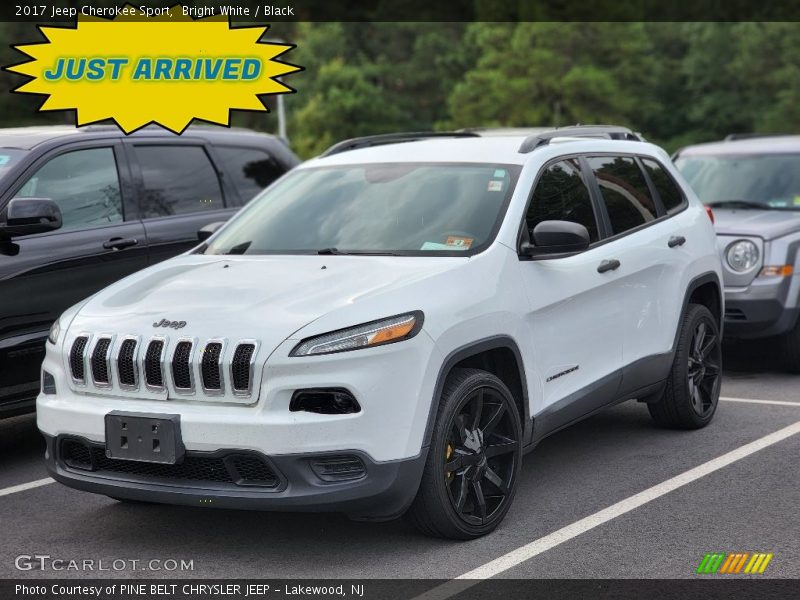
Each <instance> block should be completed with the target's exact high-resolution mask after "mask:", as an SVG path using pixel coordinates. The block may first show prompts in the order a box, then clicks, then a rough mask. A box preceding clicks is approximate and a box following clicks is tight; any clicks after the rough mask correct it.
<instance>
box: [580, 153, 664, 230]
mask: <svg viewBox="0 0 800 600" xmlns="http://www.w3.org/2000/svg"><path fill="white" fill-rule="evenodd" d="M586 160H587V161H588V163H589V166H590V167H591V169H592V172H593V173H594V176H595V179H596V180H597V184H598V186H599V187H600V193H601V195H602V197H603V202H604V203H605V206H606V210H607V212H608V217H609V220H610V222H611V234H612V235H618V234H620V233H623V232H625V231H628V230H630V229H633V228H634V227H638V226H640V225H644V224H645V223H647V222H649V221H653V220H655V219H656V218H657V217H658V212H657V210H656V205H655V202H654V201H653V198H652V196H651V194H650V189H649V187H648V186H647V181H646V180H645V178H644V174H643V173H642V171H641V169H640V168H639V165H638V164H637V162H636V161H635V160H634V159H633V158H632V157H629V156H589V157H587V158H586Z"/></svg>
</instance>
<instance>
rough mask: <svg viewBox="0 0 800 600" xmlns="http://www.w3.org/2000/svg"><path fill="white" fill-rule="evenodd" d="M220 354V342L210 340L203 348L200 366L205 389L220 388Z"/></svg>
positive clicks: (213, 389)
mask: <svg viewBox="0 0 800 600" xmlns="http://www.w3.org/2000/svg"><path fill="white" fill-rule="evenodd" d="M220 354H222V343H221V342H210V343H209V344H207V345H206V348H205V350H203V358H202V359H201V361H200V367H201V372H202V375H203V387H204V388H205V389H206V390H212V391H216V390H222V374H221V373H220V369H219V367H220V365H219V357H220Z"/></svg>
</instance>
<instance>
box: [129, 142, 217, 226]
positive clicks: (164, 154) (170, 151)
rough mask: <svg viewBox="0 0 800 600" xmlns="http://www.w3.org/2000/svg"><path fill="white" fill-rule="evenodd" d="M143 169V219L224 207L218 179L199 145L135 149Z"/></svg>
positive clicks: (141, 147) (137, 147)
mask: <svg viewBox="0 0 800 600" xmlns="http://www.w3.org/2000/svg"><path fill="white" fill-rule="evenodd" d="M134 150H135V152H136V158H137V159H138V161H139V165H140V166H141V169H142V180H143V184H144V189H143V190H142V198H141V201H140V202H141V204H140V208H139V210H140V213H141V216H142V218H145V219H146V218H148V217H163V216H167V215H180V214H186V213H194V212H200V211H205V210H216V209H220V208H222V207H223V203H222V190H221V189H220V184H219V178H218V177H217V172H216V169H214V166H213V164H212V163H211V160H210V159H209V158H208V154H206V151H205V150H204V149H203V148H202V147H200V146H139V145H136V146H134Z"/></svg>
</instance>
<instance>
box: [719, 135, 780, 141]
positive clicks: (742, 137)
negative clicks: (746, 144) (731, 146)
mask: <svg viewBox="0 0 800 600" xmlns="http://www.w3.org/2000/svg"><path fill="white" fill-rule="evenodd" d="M789 135H792V134H791V133H729V134H728V135H726V136H725V141H726V142H735V141H737V140H752V139H756V138H769V137H786V136H789Z"/></svg>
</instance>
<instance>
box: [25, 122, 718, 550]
mask: <svg viewBox="0 0 800 600" xmlns="http://www.w3.org/2000/svg"><path fill="white" fill-rule="evenodd" d="M720 272H721V269H720V259H719V254H718V252H717V249H716V241H715V236H714V230H713V227H712V224H711V221H710V220H709V218H708V215H707V214H706V211H705V209H704V207H703V205H702V204H701V203H700V202H699V201H698V200H697V198H696V197H695V195H694V194H693V193H692V192H691V190H690V188H689V187H688V186H687V185H686V184H685V183H684V181H683V179H682V178H681V176H680V174H679V173H678V172H677V171H676V170H675V168H674V167H673V165H672V163H671V162H670V160H669V157H668V156H667V154H666V153H665V152H664V151H663V150H661V149H660V148H658V147H656V146H653V145H651V144H648V143H645V142H643V141H641V139H640V138H639V137H638V136H637V135H636V134H633V133H631V132H630V131H629V130H627V129H624V128H619V127H604V126H584V127H575V128H565V129H560V130H555V131H550V132H545V133H538V134H535V135H532V136H530V137H527V138H525V137H513V136H511V137H502V136H493V137H486V138H482V137H479V136H478V135H476V134H475V133H470V132H457V133H452V134H404V135H403V134H400V135H392V136H377V137H371V138H361V139H357V140H350V141H347V142H343V143H341V144H337V145H336V146H334V147H333V148H331V149H330V150H329V151H328V152H326V153H325V154H324V155H323V156H321V157H319V158H317V159H315V160H311V161H309V162H307V163H305V164H304V165H302V166H300V167H299V168H296V169H294V170H293V171H291V172H289V173H288V174H287V175H285V176H284V177H283V178H282V179H280V180H279V181H278V182H276V183H275V184H274V185H272V186H271V187H269V188H268V189H267V190H265V191H264V192H263V193H262V194H261V195H260V196H258V197H257V198H256V199H255V200H253V201H252V202H251V203H250V204H249V205H248V206H247V207H246V208H245V209H243V210H242V211H241V212H240V213H239V214H238V215H237V216H236V217H234V218H233V219H232V220H231V221H230V222H229V223H228V224H226V225H225V226H224V227H223V228H221V229H220V230H219V231H217V232H216V233H215V234H214V235H213V236H212V237H210V238H209V239H208V240H207V241H206V242H205V243H203V244H202V245H200V246H199V247H197V248H195V249H194V250H192V251H190V252H188V253H186V254H184V255H182V256H180V257H177V258H175V259H172V260H169V261H167V262H164V263H161V264H158V265H155V266H153V267H150V268H148V269H145V270H144V271H141V272H139V273H136V274H134V275H132V276H130V277H128V278H126V279H124V280H122V281H120V282H118V283H116V284H114V285H112V286H110V287H108V288H106V289H105V290H103V291H101V292H100V293H98V294H96V295H95V296H93V297H91V298H89V299H88V300H86V301H84V302H82V303H81V304H79V305H77V306H75V307H74V308H72V309H70V310H68V311H67V312H66V313H65V314H64V315H63V316H62V317H61V318H60V320H59V321H58V322H57V323H56V324H55V325H54V326H53V329H52V331H51V335H50V340H49V343H48V345H47V356H46V359H45V361H44V364H43V370H42V392H41V394H40V395H39V398H38V405H37V406H38V426H39V428H40V429H41V431H42V433H44V435H45V437H46V439H47V464H48V468H49V471H50V473H51V474H52V476H53V477H54V478H55V479H57V480H58V481H60V482H62V483H64V484H66V485H68V486H71V487H75V488H78V489H82V490H87V491H90V492H96V493H100V494H105V495H108V496H110V497H113V498H116V499H119V500H134V501H135V500H139V501H153V502H165V503H173V504H185V505H199V506H211V507H225V508H255V509H265V510H298V511H304V510H308V511H320V510H330V511H341V512H344V513H347V514H349V515H350V516H352V517H354V518H360V519H390V518H394V517H397V516H400V515H402V514H404V513H406V514H407V515H408V516H409V517H410V519H411V520H412V522H414V523H415V524H416V525H417V526H418V527H420V528H421V529H422V530H423V531H424V532H427V533H429V534H433V535H438V536H443V537H450V538H459V539H467V538H473V537H477V536H480V535H483V534H485V533H488V532H490V531H492V530H493V529H494V528H495V527H496V526H497V525H498V523H499V522H500V521H501V520H502V519H503V517H504V515H505V514H506V512H507V511H508V509H509V507H510V505H511V502H512V499H513V497H514V492H515V490H516V487H517V482H518V479H519V473H520V465H521V461H522V456H523V454H524V453H525V452H526V451H528V450H530V449H532V448H533V447H534V446H535V445H536V444H537V443H538V442H539V441H540V440H542V439H543V438H544V437H545V436H547V435H549V434H551V433H553V432H555V431H557V430H559V429H561V428H563V427H565V426H567V425H569V424H571V423H574V422H576V421H578V420H580V419H582V418H585V417H587V416H589V415H591V414H593V413H595V412H597V411H598V410H600V409H602V408H603V407H606V406H609V405H611V404H614V403H616V402H620V401H623V400H627V399H638V400H640V401H643V402H646V403H647V405H648V408H649V410H650V413H651V414H652V416H653V418H654V419H655V421H656V422H657V423H658V424H660V425H664V426H669V427H677V428H687V429H688V428H698V427H702V426H704V425H706V424H707V423H708V422H709V421H710V420H711V418H712V416H713V414H714V410H715V409H716V406H717V400H718V396H719V388H720V362H721V356H720V318H721V317H720V316H721V315H722V314H723V307H722V302H723V300H722V297H721V294H720V289H721V286H720V279H721V274H720Z"/></svg>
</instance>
